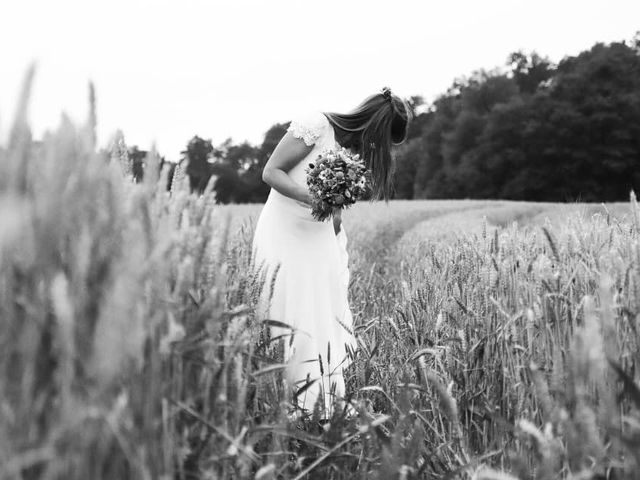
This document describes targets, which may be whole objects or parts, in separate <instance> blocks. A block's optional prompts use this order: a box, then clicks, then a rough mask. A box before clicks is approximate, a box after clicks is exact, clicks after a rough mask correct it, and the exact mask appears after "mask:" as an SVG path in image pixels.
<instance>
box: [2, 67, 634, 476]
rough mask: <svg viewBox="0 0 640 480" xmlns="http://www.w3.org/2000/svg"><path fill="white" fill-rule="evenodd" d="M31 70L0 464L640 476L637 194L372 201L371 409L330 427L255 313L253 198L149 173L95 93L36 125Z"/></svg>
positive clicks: (365, 227) (360, 299) (9, 259)
mask: <svg viewBox="0 0 640 480" xmlns="http://www.w3.org/2000/svg"><path fill="white" fill-rule="evenodd" d="M32 77H33V74H32V73H30V74H29V75H28V76H27V80H26V82H25V88H24V92H23V94H22V97H21V98H22V100H21V102H20V107H19V109H18V112H17V115H16V118H15V121H14V125H13V128H12V131H11V134H10V140H9V142H8V145H7V146H6V148H3V149H0V316H1V319H2V321H1V322H0V368H1V369H2V370H1V372H2V373H1V375H0V412H1V414H0V478H6V479H40V478H43V479H45V478H46V479H58V478H59V479H76V478H77V479H128V478H131V479H139V478H140V479H146V478H149V479H156V478H160V479H162V478H164V479H169V478H179V479H196V478H198V479H199V478H203V479H215V478H221V479H235V478H237V479H250V478H256V479H263V480H264V479H276V478H278V479H279V478H283V479H284V478H295V479H302V478H318V479H326V478H331V479H344V478H349V479H352V478H360V479H369V478H372V479H390V478H398V479H409V478H476V479H481V478H484V479H490V478H496V479H499V478H503V479H505V478H520V479H555V478H574V479H577V478H581V479H586V478H593V479H595V478H614V477H612V476H611V475H612V472H615V475H616V476H615V478H628V479H632V478H636V475H637V474H636V472H637V471H638V468H639V467H640V465H639V463H640V458H639V456H638V452H639V451H640V448H639V447H640V445H639V443H640V441H639V440H638V439H639V438H640V415H639V414H638V408H640V389H639V388H638V375H639V374H638V373H637V372H638V369H637V364H638V360H639V355H640V354H639V348H638V347H639V345H638V341H639V337H638V326H639V325H638V320H637V318H638V316H637V315H638V312H639V311H640V244H639V233H638V232H639V231H640V220H639V219H640V211H639V210H638V206H637V204H636V202H635V198H632V200H631V202H630V205H629V206H628V207H627V211H628V212H629V215H628V216H627V217H626V218H616V217H613V216H612V215H609V214H607V211H606V210H603V209H601V212H603V213H597V214H595V215H592V214H589V215H584V214H583V215H580V214H572V215H571V216H569V217H567V216H563V217H557V218H556V221H555V222H551V221H548V222H546V224H544V225H543V226H540V225H537V224H535V223H534V224H530V225H527V226H522V225H519V224H517V223H512V221H513V220H520V221H522V220H523V219H527V218H532V217H533V216H534V215H538V216H539V215H540V211H541V209H547V207H548V206H545V205H540V204H535V205H526V204H517V205H513V204H511V203H510V202H416V203H401V202H398V203H392V205H391V207H390V209H387V210H384V208H386V207H381V206H379V205H378V206H372V205H358V206H356V208H354V209H353V211H352V212H348V214H347V215H346V216H345V217H346V218H345V223H346V228H347V232H348V235H349V239H350V240H349V241H350V246H349V248H350V255H351V271H352V283H351V287H350V295H351V304H352V306H353V310H354V313H355V322H356V325H355V327H356V332H357V336H358V344H359V348H358V350H357V352H356V353H355V361H354V362H353V364H352V365H351V367H350V369H349V370H348V372H347V390H348V396H349V401H350V403H351V405H352V407H353V409H354V410H355V412H356V414H355V415H346V413H345V412H344V411H343V410H341V408H340V406H339V405H336V408H335V413H334V416H333V418H332V419H331V421H330V422H329V423H328V424H326V425H321V424H320V423H319V422H318V421H317V420H318V414H319V412H317V411H316V412H308V414H305V415H292V413H293V409H294V406H293V402H292V396H291V392H289V391H288V389H287V387H286V385H284V384H283V381H282V375H281V373H282V368H283V365H282V357H281V349H280V345H279V342H278V341H277V339H273V338H271V337H270V336H269V333H268V325H269V323H270V322H269V319H263V318H256V316H255V313H254V312H255V304H256V299H257V298H258V296H259V295H258V294H259V292H260V290H261V289H262V288H267V287H268V286H269V283H268V282H266V279H264V278H260V277H258V276H255V275H253V274H252V272H253V271H255V268H254V266H253V264H252V259H251V256H250V251H251V249H250V244H251V237H252V220H250V219H249V220H247V221H243V219H244V214H245V213H246V210H245V209H243V210H240V209H239V208H237V207H231V208H230V207H224V208H223V207H220V206H217V205H214V204H213V202H212V200H211V198H212V197H211V195H207V194H205V195H203V196H201V197H197V196H194V195H190V194H189V193H188V186H187V185H186V178H185V176H184V174H183V173H181V172H180V169H177V173H176V174H175V177H174V178H173V182H172V185H173V186H172V190H171V192H166V191H165V188H164V186H165V185H166V184H167V181H166V180H167V179H166V175H167V171H166V170H165V171H159V161H158V158H157V155H155V154H154V153H153V152H152V153H151V154H150V155H149V157H148V158H147V160H146V163H147V170H146V173H145V180H144V182H143V183H142V184H135V183H132V181H131V179H130V178H129V174H130V165H129V163H128V158H127V156H126V145H125V143H124V138H123V137H122V136H121V135H119V136H117V137H116V138H114V141H113V144H112V146H111V148H110V149H109V150H106V151H98V150H97V149H96V145H95V118H96V115H95V111H94V109H93V108H92V109H91V111H90V114H89V115H88V120H87V122H86V125H83V126H81V127H77V126H75V125H73V124H72V122H70V121H69V120H67V119H64V118H63V120H62V121H61V123H60V125H59V127H58V128H57V129H55V130H54V131H52V132H50V133H48V134H47V135H45V136H44V138H43V139H42V141H41V142H35V141H33V140H32V138H31V134H30V131H29V128H28V122H27V115H26V112H27V105H28V99H29V90H30V85H31V81H32ZM93 98H94V95H93V92H92V90H90V99H93ZM90 104H93V102H90ZM251 211H253V210H251ZM240 212H242V216H243V217H242V218H241V214H240ZM536 218H538V217H536ZM253 219H255V215H253ZM452 232H453V233H452ZM265 282H266V283H265Z"/></svg>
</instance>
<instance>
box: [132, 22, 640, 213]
mask: <svg viewBox="0 0 640 480" xmlns="http://www.w3.org/2000/svg"><path fill="white" fill-rule="evenodd" d="M410 104H411V105H412V108H414V111H415V119H414V121H413V123H412V125H411V130H410V133H409V137H408V139H407V141H406V142H405V143H403V144H402V145H400V146H398V147H396V150H395V151H394V158H395V162H396V164H395V172H396V175H395V194H394V198H396V199H463V198H468V199H504V200H529V201H560V202H571V201H617V200H623V199H626V198H628V195H629V191H630V190H631V189H635V190H636V191H637V190H639V189H640V171H638V169H637V168H636V166H637V164H638V163H639V162H640V32H639V33H638V34H636V36H635V37H634V38H633V39H632V40H631V41H621V42H614V43H610V44H603V43H597V44H595V45H594V46H593V47H592V48H591V49H589V50H586V51H583V52H581V53H580V54H579V55H577V56H567V57H565V58H564V59H562V60H561V61H560V62H559V63H558V64H554V63H552V62H551V61H550V60H549V59H548V58H546V57H544V56H541V55H539V54H538V53H536V52H531V53H525V52H522V51H518V52H514V53H512V54H510V55H509V56H508V58H507V60H506V62H505V65H504V66H501V67H496V68H493V69H491V70H480V71H476V72H473V73H472V74H471V75H469V76H466V77H462V78H458V79H455V80H454V81H453V83H452V85H451V86H450V87H449V89H448V90H447V91H446V92H445V93H443V94H441V95H440V96H438V97H437V98H436V99H435V100H434V101H433V102H432V103H431V104H426V103H425V101H424V100H423V98H422V97H420V96H413V97H411V99H410ZM287 127H288V123H276V124H274V125H272V126H271V127H270V128H269V129H268V130H267V131H266V133H265V135H264V140H263V142H262V144H261V145H252V144H250V143H248V142H242V143H238V144H236V143H234V142H233V141H232V139H231V138H229V139H227V140H226V141H225V142H223V143H222V144H220V145H217V146H214V145H213V144H212V142H211V140H208V139H205V138H202V137H200V136H198V135H195V136H194V137H193V138H192V139H191V140H189V141H188V143H187V145H186V148H185V150H184V151H183V152H181V155H182V156H181V158H180V161H179V162H178V165H179V166H180V168H183V169H184V171H185V173H186V174H187V175H188V176H189V179H190V187H191V189H192V191H196V192H200V193H202V192H203V191H204V189H205V187H206V185H207V183H208V182H209V180H210V179H211V177H212V176H213V177H214V178H213V180H212V182H213V190H214V192H215V195H216V200H217V202H219V203H224V204H226V203H254V202H264V201H265V200H266V197H267V195H268V193H269V187H268V186H267V185H266V184H264V183H263V182H262V179H261V172H262V168H263V166H264V164H265V163H266V162H267V160H268V159H269V156H270V155H271V153H272V152H273V149H274V148H275V146H276V145H277V143H278V142H279V140H280V138H282V136H283V135H284V133H285V132H286V129H287ZM146 153H147V152H145V151H144V150H139V149H138V148H137V147H131V148H129V155H130V157H131V161H132V162H133V165H134V176H135V177H136V179H138V180H139V179H141V178H142V176H143V169H142V166H141V165H142V164H143V163H144V158H145V155H146Z"/></svg>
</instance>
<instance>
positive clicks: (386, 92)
mask: <svg viewBox="0 0 640 480" xmlns="http://www.w3.org/2000/svg"><path fill="white" fill-rule="evenodd" d="M382 96H383V97H384V98H385V99H387V100H389V101H391V89H390V88H389V87H382Z"/></svg>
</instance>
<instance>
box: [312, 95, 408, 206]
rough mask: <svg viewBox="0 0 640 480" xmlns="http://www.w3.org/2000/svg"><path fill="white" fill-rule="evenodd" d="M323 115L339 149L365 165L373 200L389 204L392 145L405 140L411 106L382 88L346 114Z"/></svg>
mask: <svg viewBox="0 0 640 480" xmlns="http://www.w3.org/2000/svg"><path fill="white" fill-rule="evenodd" d="M323 113H324V115H325V116H326V117H327V119H328V120H329V123H331V125H332V126H333V128H334V131H335V134H336V141H337V142H338V143H339V144H340V146H342V147H345V148H350V149H352V150H354V151H355V152H357V153H359V154H360V156H361V157H362V158H363V159H364V160H365V162H366V163H367V166H368V169H369V171H370V173H371V180H372V191H373V198H374V199H384V200H385V201H388V200H389V199H390V198H391V195H392V193H393V173H394V165H393V161H394V160H393V158H392V156H391V146H392V145H394V144H395V145H397V144H400V143H402V142H404V141H405V139H406V138H407V132H408V130H409V125H410V123H411V121H412V119H413V110H412V108H411V106H410V105H409V104H408V103H407V102H406V101H405V100H403V99H402V98H400V97H398V96H397V95H394V94H392V93H391V90H390V89H389V88H387V87H385V88H383V89H382V92H381V93H375V94H373V95H370V96H369V97H367V98H366V99H365V100H364V101H363V102H362V103H361V104H360V105H358V106H357V107H356V108H355V109H353V110H352V111H351V112H349V113H334V112H323Z"/></svg>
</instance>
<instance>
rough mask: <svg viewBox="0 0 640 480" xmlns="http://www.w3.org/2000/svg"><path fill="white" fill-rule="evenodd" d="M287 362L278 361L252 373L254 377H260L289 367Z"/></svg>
mask: <svg viewBox="0 0 640 480" xmlns="http://www.w3.org/2000/svg"><path fill="white" fill-rule="evenodd" d="M287 366H288V365H287V364H286V363H278V364H276V365H269V366H268V367H264V368H261V369H260V370H256V371H255V372H253V373H252V375H253V376H254V377H260V376H262V375H266V374H267V373H272V372H279V371H281V370H284V369H286V368H287Z"/></svg>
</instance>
